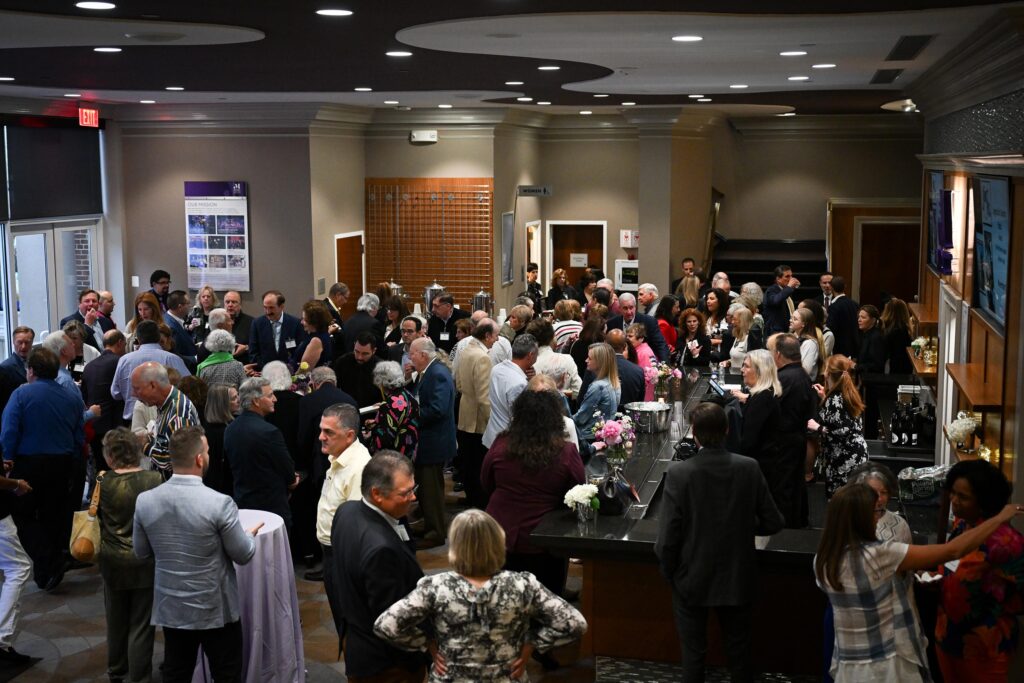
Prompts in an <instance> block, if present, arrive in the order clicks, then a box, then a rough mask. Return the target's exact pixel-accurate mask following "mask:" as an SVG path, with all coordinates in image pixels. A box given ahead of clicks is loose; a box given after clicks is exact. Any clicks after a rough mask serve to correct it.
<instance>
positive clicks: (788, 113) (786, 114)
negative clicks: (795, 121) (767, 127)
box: [776, 111, 796, 116]
mask: <svg viewBox="0 0 1024 683" xmlns="http://www.w3.org/2000/svg"><path fill="white" fill-rule="evenodd" d="M776 116H796V112H794V111H787V112H786V113H785V114H776Z"/></svg>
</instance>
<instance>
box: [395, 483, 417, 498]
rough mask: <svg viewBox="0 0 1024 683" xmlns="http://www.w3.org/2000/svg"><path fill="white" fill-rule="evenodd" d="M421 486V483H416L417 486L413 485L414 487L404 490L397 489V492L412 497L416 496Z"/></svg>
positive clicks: (403, 496) (402, 495)
mask: <svg viewBox="0 0 1024 683" xmlns="http://www.w3.org/2000/svg"><path fill="white" fill-rule="evenodd" d="M419 488H420V485H419V484H416V485H415V486H413V487H412V488H411V489H406V490H404V491H396V493H397V494H398V495H399V496H400V497H402V498H412V497H413V496H415V495H416V491H417V490H418V489H419Z"/></svg>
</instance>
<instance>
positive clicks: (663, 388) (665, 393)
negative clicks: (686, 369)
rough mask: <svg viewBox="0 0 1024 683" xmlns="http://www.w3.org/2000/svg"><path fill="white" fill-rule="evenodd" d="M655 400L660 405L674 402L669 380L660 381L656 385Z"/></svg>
mask: <svg viewBox="0 0 1024 683" xmlns="http://www.w3.org/2000/svg"><path fill="white" fill-rule="evenodd" d="M654 400H655V401H657V402H658V403H670V402H671V401H672V389H671V386H670V385H669V382H668V379H667V378H666V379H659V380H658V381H657V383H655V385H654Z"/></svg>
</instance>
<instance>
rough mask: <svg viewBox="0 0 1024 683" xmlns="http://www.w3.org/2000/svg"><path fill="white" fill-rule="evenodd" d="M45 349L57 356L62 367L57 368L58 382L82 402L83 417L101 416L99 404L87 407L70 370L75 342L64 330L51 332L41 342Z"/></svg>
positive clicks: (89, 418) (91, 418)
mask: <svg viewBox="0 0 1024 683" xmlns="http://www.w3.org/2000/svg"><path fill="white" fill-rule="evenodd" d="M40 346H42V347H43V348H44V349H49V350H50V351H52V352H53V355H55V356H57V361H58V363H59V364H60V367H59V368H58V370H57V384H59V385H60V386H62V387H63V388H64V389H65V390H66V391H67V392H68V393H70V394H71V395H72V396H73V397H75V398H76V399H78V401H79V402H80V403H81V404H82V410H83V411H84V412H83V414H82V417H83V419H84V420H85V421H86V422H88V421H89V420H94V419H96V418H97V417H99V416H100V413H101V412H102V409H101V408H100V406H98V405H92V406H89V407H88V408H86V407H85V401H84V400H83V399H82V392H81V390H80V389H79V388H78V385H77V384H75V380H74V378H72V376H71V372H70V371H69V370H68V363H70V362H71V361H73V360H74V359H75V355H76V354H75V344H74V342H73V341H71V338H70V337H68V335H67V334H65V333H64V332H59V331H58V332H51V333H50V334H48V335H46V339H44V340H43V343H42V344H40Z"/></svg>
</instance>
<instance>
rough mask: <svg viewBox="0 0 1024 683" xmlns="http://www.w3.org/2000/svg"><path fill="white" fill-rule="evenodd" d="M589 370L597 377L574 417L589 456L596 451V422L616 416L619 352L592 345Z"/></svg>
mask: <svg viewBox="0 0 1024 683" xmlns="http://www.w3.org/2000/svg"><path fill="white" fill-rule="evenodd" d="M587 370H590V371H591V372H592V373H594V377H595V378H596V379H595V380H594V381H593V382H591V383H590V386H589V387H588V388H587V393H586V394H585V395H584V396H583V400H582V401H580V407H579V409H578V410H577V411H576V413H575V414H574V415H573V416H572V419H573V422H575V423H576V433H577V435H578V436H579V440H580V452H581V453H584V454H588V455H589V454H592V453H593V451H594V446H593V442H594V425H596V424H597V423H598V422H599V421H601V420H610V419H612V417H614V416H615V411H616V410H617V409H618V407H619V398H620V397H621V396H622V388H621V387H620V386H619V366H618V365H616V363H615V351H614V350H613V349H612V347H611V346H609V345H608V344H605V343H604V342H598V343H596V344H591V345H590V348H588V349H587Z"/></svg>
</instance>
